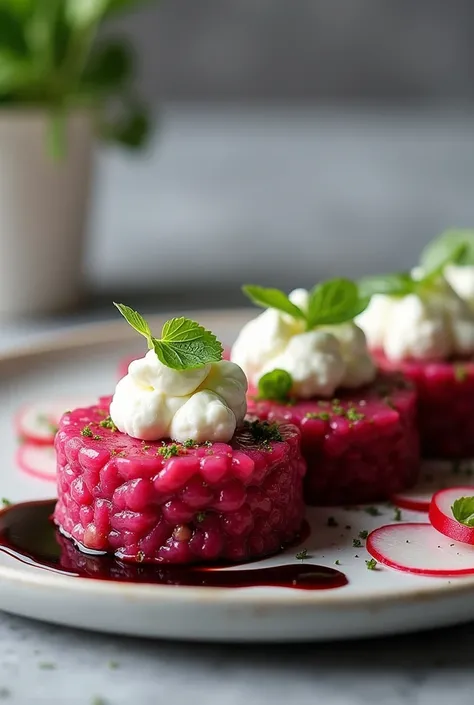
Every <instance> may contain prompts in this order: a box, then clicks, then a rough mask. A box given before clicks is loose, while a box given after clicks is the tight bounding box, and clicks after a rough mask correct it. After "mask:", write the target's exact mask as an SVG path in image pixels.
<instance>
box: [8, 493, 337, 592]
mask: <svg viewBox="0 0 474 705" xmlns="http://www.w3.org/2000/svg"><path fill="white" fill-rule="evenodd" d="M54 504H55V500H47V501H41V502H24V503H21V504H13V505H12V506H10V507H8V508H7V509H5V510H3V511H2V512H0V551H2V552H4V553H8V555H10V556H14V557H15V558H17V559H18V560H20V561H22V562H23V563H28V564H30V565H34V566H35V567H37V568H42V569H44V570H50V571H53V572H58V573H62V574H65V575H70V576H71V577H77V578H91V579H95V580H116V581H120V582H134V583H154V584H158V585H192V586H205V587H226V588H242V587H254V586H258V585H261V586H263V585H266V586H275V587H286V588H293V589H300V590H324V589H330V588H337V587H342V586H343V585H347V582H348V581H347V578H346V576H345V575H344V574H343V573H341V572H340V571H338V570H335V569H333V568H327V567H325V566H318V565H313V564H311V563H310V562H306V561H297V562H296V563H290V564H287V565H281V566H275V567H271V568H249V569H247V568H240V567H239V569H238V570H232V569H229V568H226V569H225V570H223V569H221V568H220V566H217V567H216V566H205V567H203V566H173V565H156V564H155V565H147V564H135V563H126V562H125V561H121V560H120V559H118V558H115V557H114V556H111V555H100V556H97V555H89V554H86V553H83V552H82V551H80V550H79V549H78V548H77V547H76V545H75V544H74V543H73V542H72V541H70V540H69V539H67V538H65V537H64V536H62V535H61V534H60V533H59V531H58V530H57V528H56V527H55V525H54V524H53V522H52V520H51V515H52V513H53V510H54ZM308 535H309V528H308V527H306V528H303V530H302V535H301V537H300V540H301V541H302V540H304V538H306V537H307V536H308Z"/></svg>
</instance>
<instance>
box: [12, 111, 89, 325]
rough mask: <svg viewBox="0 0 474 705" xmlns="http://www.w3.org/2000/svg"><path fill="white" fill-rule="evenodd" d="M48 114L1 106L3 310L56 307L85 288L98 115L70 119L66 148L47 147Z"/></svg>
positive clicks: (64, 305) (14, 311)
mask: <svg viewBox="0 0 474 705" xmlns="http://www.w3.org/2000/svg"><path fill="white" fill-rule="evenodd" d="M48 120H49V116H48V115H47V114H46V112H43V111H39V110H38V111H37V110H8V109H3V110H0V316H2V317H13V316H17V315H31V314H35V313H51V312H55V311H59V310H61V309H66V308H68V307H70V306H73V305H74V304H75V303H76V302H77V301H78V299H79V297H80V293H81V278H82V246H83V242H84V231H85V227H86V217H87V214H88V200H89V186H90V177H91V172H92V153H93V119H92V115H91V114H90V113H88V112H76V113H72V114H71V115H70V116H69V118H68V120H67V129H66V133H67V152H66V154H65V156H64V157H63V158H62V160H60V161H57V160H56V161H55V160H54V159H53V158H52V157H51V156H50V155H49V154H48V152H47V149H46V135H47V129H48Z"/></svg>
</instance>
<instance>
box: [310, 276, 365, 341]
mask: <svg viewBox="0 0 474 705" xmlns="http://www.w3.org/2000/svg"><path fill="white" fill-rule="evenodd" d="M368 303H369V299H368V298H366V297H361V296H360V294H359V289H358V287H357V285H356V284H355V283H354V282H352V281H350V280H349V279H330V280H329V281H326V282H323V283H322V284H318V285H317V286H315V287H314V289H313V290H312V291H311V294H310V299H309V308H308V321H307V327H308V330H311V329H312V328H314V327H315V326H321V325H337V324H338V323H345V322H346V321H350V320H352V319H353V318H355V317H356V316H358V315H359V313H362V311H364V309H366V308H367V305H368Z"/></svg>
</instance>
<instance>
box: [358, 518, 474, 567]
mask: <svg viewBox="0 0 474 705" xmlns="http://www.w3.org/2000/svg"><path fill="white" fill-rule="evenodd" d="M366 548H367V551H368V552H369V553H370V555H371V556H372V557H373V558H375V560H376V561H378V562H379V563H382V564H383V565H386V566H388V567H389V568H395V570H401V571H403V572H405V573H415V574H416V575H426V576H431V577H437V578H447V577H450V576H461V575H473V574H474V546H467V545H466V544H463V543H458V542H455V541H453V540H452V539H448V538H446V537H445V536H443V535H442V534H440V533H439V532H438V531H436V529H434V528H433V527H432V526H431V524H415V523H407V524H405V523H403V524H389V525H387V526H381V527H380V528H378V529H375V531H372V533H371V534H369V536H368V538H367V544H366Z"/></svg>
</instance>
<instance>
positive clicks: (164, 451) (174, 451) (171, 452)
mask: <svg viewBox="0 0 474 705" xmlns="http://www.w3.org/2000/svg"><path fill="white" fill-rule="evenodd" d="M157 452H158V455H161V456H163V458H164V459H165V460H168V459H169V458H172V457H173V456H175V455H179V446H177V445H176V443H172V444H171V445H169V446H163V447H162V448H158V451H157Z"/></svg>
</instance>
